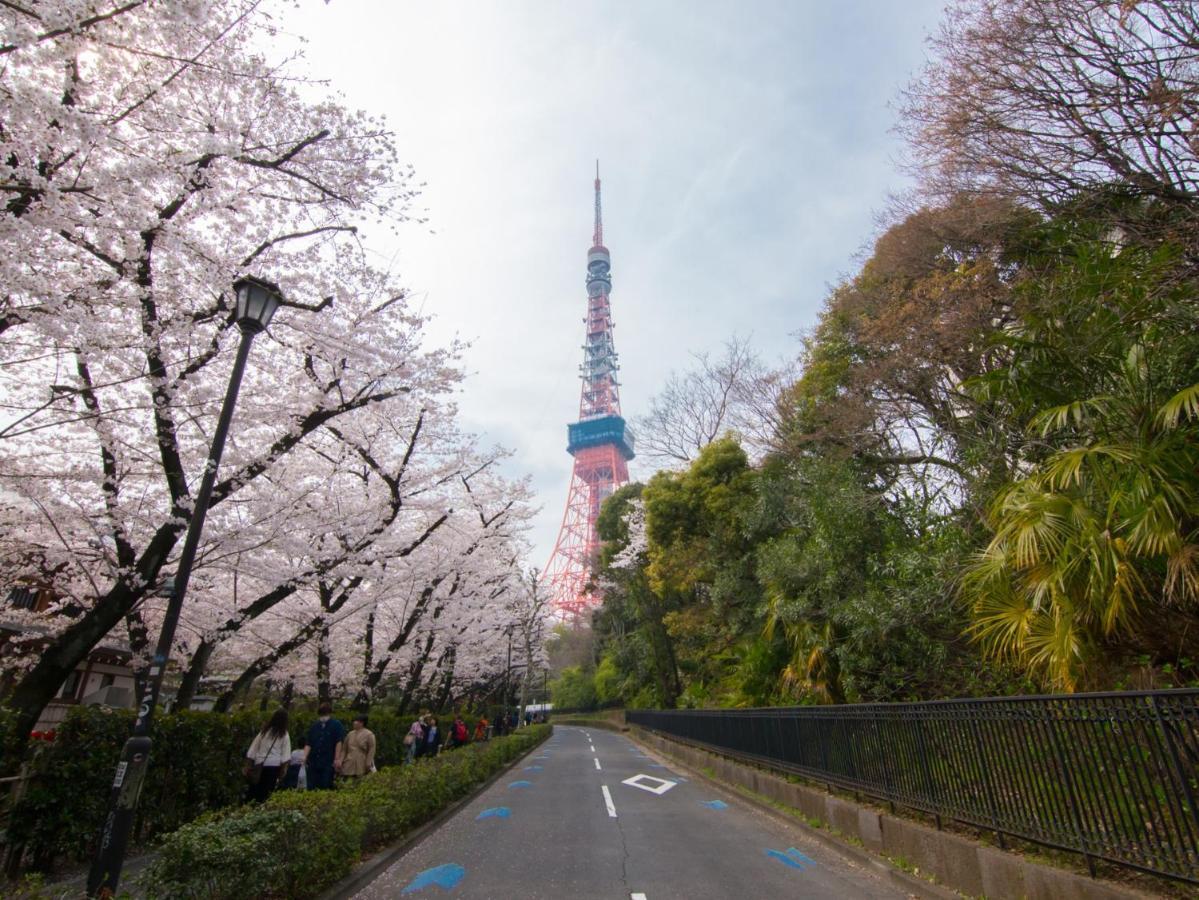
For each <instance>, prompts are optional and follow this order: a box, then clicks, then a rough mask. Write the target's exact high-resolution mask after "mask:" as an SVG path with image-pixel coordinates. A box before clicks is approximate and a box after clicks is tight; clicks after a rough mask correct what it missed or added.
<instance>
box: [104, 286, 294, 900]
mask: <svg viewBox="0 0 1199 900" xmlns="http://www.w3.org/2000/svg"><path fill="white" fill-rule="evenodd" d="M233 289H234V291H235V292H236V294H237V311H236V314H235V318H234V321H235V322H236V323H237V327H238V328H239V329H240V330H241V343H239V344H238V346H237V358H236V359H235V360H234V362H233V371H232V372H231V373H230V374H229V387H228V389H227V390H226V391H225V402H224V403H223V404H222V406H221V414H220V417H219V418H218V419H217V426H216V431H215V432H213V435H212V446H211V448H210V449H209V451H208V462H207V463H206V465H205V467H204V477H203V478H202V479H201V480H200V490H199V492H198V493H197V494H196V500H195V505H194V506H193V507H192V514H191V519H190V520H189V521H188V523H187V536H186V537H185V538H184V541H183V551H182V552H181V553H180V554H179V565H178V568H177V569H176V571H175V577H174V579H173V580H172V581H171V582H168V593H167V596H168V597H169V600H168V601H167V610H166V615H165V616H164V617H163V621H162V631H161V632H160V633H159V635H158V645H157V647H156V648H155V650H154V659H153V660H152V661H151V665H150V673H149V678H148V679H147V681H146V687H145V693H144V694H143V695H142V698H141V704H140V705H139V706H138V710H137V721H136V722H134V725H133V736H132V737H131V738H129V740H128V741H126V742H125V747H124V749H123V750H122V751H121V761H120V762H119V763H117V771H116V776H115V777H114V778H113V782H112V790H111V792H110V793H109V795H108V815H107V816H105V818H104V825H103V827H102V829H101V831H100V845H99V848H98V849H97V850H96V856H95V859H93V860H92V868H91V872H90V873H89V875H88V879H87V892H88V896H89V897H105V898H106V897H112V896H114V895H115V894H116V891H117V885H118V883H119V882H120V879H121V867H122V865H124V862H125V848H126V845H127V844H128V843H129V832H130V830H131V829H132V826H133V819H134V816H135V814H136V813H137V802H138V799H139V798H140V796H141V791H142V784H143V783H144V782H145V778H146V767H147V766H148V765H149V762H150V725H151V722H152V721H153V719H154V710H155V708H156V707H157V706H158V694H159V692H160V691H161V689H162V678H163V675H164V674H165V672H166V667H167V662H168V660H169V659H170V656H171V645H172V644H173V643H174V640H175V628H176V626H177V625H178V624H179V614H180V612H182V610H183V599H184V597H185V596H186V595H187V583H188V581H189V580H190V579H191V570H192V565H193V563H195V561H196V550H197V548H198V547H199V545H200V532H201V531H202V530H203V528H204V517H205V515H207V513H208V504H209V501H210V500H211V499H212V489H213V486H214V485H215V484H216V474H217V467H218V466H219V465H220V462H221V453H222V452H223V451H224V449H225V437H226V435H228V433H229V423H230V422H231V421H232V419H233V407H234V405H235V404H236V403H237V391H238V389H239V388H240V387H241V379H242V376H243V375H244V374H245V371H246V360H247V359H249V357H250V345H251V344H252V343H253V341H254V338H255V337H256V336H257V335H258V334H260V333H261V332H262V331H264V330H265V329H266V327H267V326H268V325H269V324H270V322H271V316H273V315H274V314H275V310H276V309H278V308H279V304H280V303H281V302H282V297H281V296H280V293H279V288H277V287H276V286H275V285H273V284H271V283H269V282H266V281H259V280H258V279H257V278H242V279H240V280H239V281H237V282H235V283H234V285H233Z"/></svg>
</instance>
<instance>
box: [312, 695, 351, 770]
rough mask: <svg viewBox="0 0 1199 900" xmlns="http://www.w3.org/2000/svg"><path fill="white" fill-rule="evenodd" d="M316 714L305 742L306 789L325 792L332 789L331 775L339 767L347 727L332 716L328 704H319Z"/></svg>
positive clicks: (330, 707)
mask: <svg viewBox="0 0 1199 900" xmlns="http://www.w3.org/2000/svg"><path fill="white" fill-rule="evenodd" d="M316 714H317V719H316V721H315V722H313V723H312V725H310V726H309V728H308V737H307V740H306V741H305V742H304V765H305V767H306V768H307V770H308V790H310V791H317V790H323V791H327V790H332V788H333V775H334V773H335V772H337V770H338V769H340V768H341V754H342V741H344V740H345V739H346V727H345V726H344V725H342V724H341V722H339V721H338V720H337V719H335V718H333V707H332V706H331V705H330V704H328V703H322V704H321V705H320V707H319V708H318V709H317V711H316Z"/></svg>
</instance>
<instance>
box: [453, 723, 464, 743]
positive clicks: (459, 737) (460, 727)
mask: <svg viewBox="0 0 1199 900" xmlns="http://www.w3.org/2000/svg"><path fill="white" fill-rule="evenodd" d="M454 740H456V741H457V742H458V743H459V744H465V743H466V723H465V722H455V723H454Z"/></svg>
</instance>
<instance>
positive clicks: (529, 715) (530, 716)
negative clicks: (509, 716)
mask: <svg viewBox="0 0 1199 900" xmlns="http://www.w3.org/2000/svg"><path fill="white" fill-rule="evenodd" d="M532 724H533V713H531V712H530V711H529V710H527V709H526V710H525V728H528V727H529V726H530V725H532Z"/></svg>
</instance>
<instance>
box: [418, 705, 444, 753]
mask: <svg viewBox="0 0 1199 900" xmlns="http://www.w3.org/2000/svg"><path fill="white" fill-rule="evenodd" d="M440 749H441V735H440V734H439V733H438V731H437V716H434V715H429V716H426V717H425V743H424V746H423V747H422V748H421V752H420V755H421V756H436V755H437V751H438V750H440Z"/></svg>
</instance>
